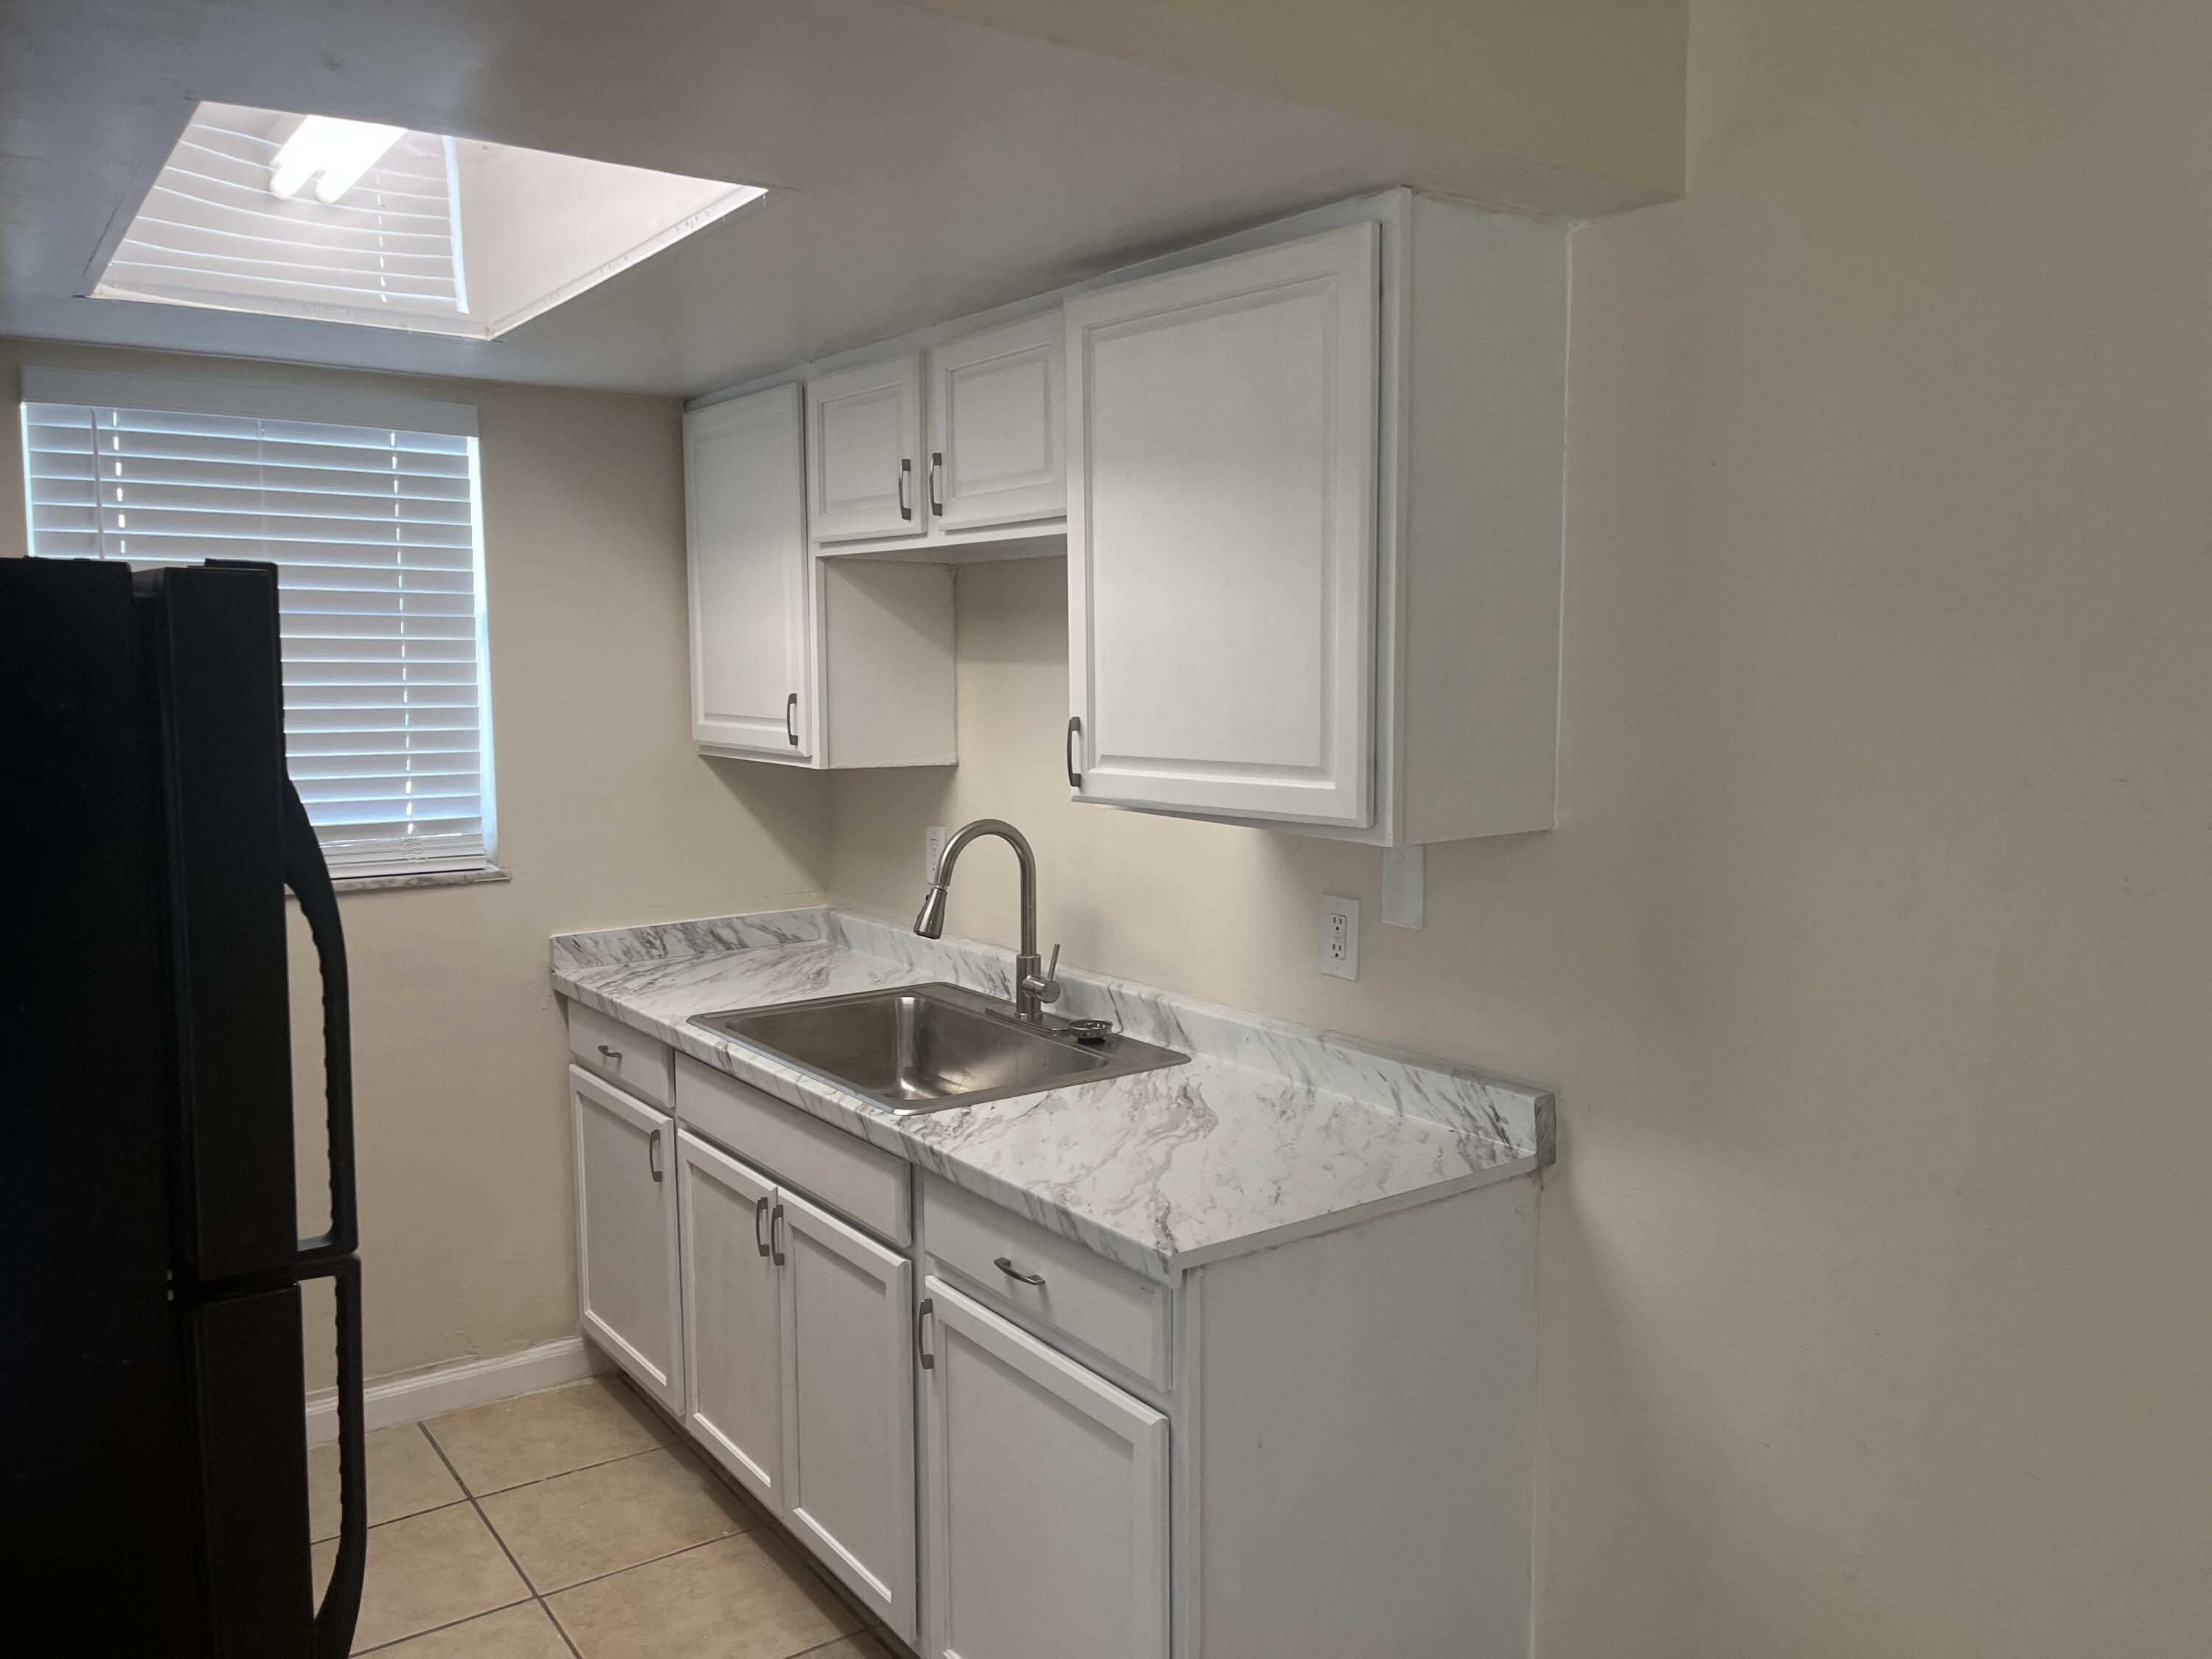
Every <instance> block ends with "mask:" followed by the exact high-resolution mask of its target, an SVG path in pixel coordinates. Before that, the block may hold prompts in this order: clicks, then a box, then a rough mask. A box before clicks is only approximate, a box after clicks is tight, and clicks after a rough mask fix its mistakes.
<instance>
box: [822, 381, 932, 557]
mask: <svg viewBox="0 0 2212 1659" xmlns="http://www.w3.org/2000/svg"><path fill="white" fill-rule="evenodd" d="M806 436H807V449H808V457H807V468H806V477H807V504H806V505H807V513H808V515H809V517H810V519H811V521H812V524H813V531H814V539H815V540H816V541H817V542H834V541H854V540H862V539H878V538H895V537H902V536H920V535H922V534H924V533H926V532H927V530H928V527H929V526H928V524H927V521H926V520H925V517H924V515H923V513H922V511H921V485H922V479H921V469H922V446H921V353H920V352H918V351H907V352H901V353H899V354H898V355H896V356H890V357H884V358H882V359H880V360H879V361H878V362H870V363H862V364H860V365H859V366H858V367H856V368H842V369H837V370H835V371H833V372H832V373H829V374H817V375H815V376H814V377H812V378H811V379H810V380H808V381H807V383H806Z"/></svg>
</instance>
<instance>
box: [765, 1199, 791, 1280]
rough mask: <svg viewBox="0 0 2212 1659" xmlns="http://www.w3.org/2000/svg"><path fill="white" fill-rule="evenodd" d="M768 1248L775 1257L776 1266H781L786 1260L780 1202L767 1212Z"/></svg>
mask: <svg viewBox="0 0 2212 1659" xmlns="http://www.w3.org/2000/svg"><path fill="white" fill-rule="evenodd" d="M768 1248H769V1255H772V1256H774V1257H775V1265H776V1266H777V1267H781V1266H783V1264H784V1262H785V1261H787V1260H788V1258H787V1256H786V1255H784V1253H783V1206H782V1205H781V1203H779V1204H778V1205H777V1206H775V1208H774V1209H773V1210H770V1211H769V1215H768Z"/></svg>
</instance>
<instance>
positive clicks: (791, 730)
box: [783, 691, 799, 749]
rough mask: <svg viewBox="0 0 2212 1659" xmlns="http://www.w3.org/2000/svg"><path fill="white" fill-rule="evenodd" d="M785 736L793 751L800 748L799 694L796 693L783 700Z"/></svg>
mask: <svg viewBox="0 0 2212 1659" xmlns="http://www.w3.org/2000/svg"><path fill="white" fill-rule="evenodd" d="M783 735H784V737H785V738H786V739H787V740H788V742H789V743H790V744H791V746H792V747H793V749H796V748H798V747H799V693H798V692H796V691H793V692H792V693H791V694H790V695H789V696H787V697H785V698H784V700H783Z"/></svg>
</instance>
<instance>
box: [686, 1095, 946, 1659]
mask: <svg viewBox="0 0 2212 1659" xmlns="http://www.w3.org/2000/svg"><path fill="white" fill-rule="evenodd" d="M678 1146H679V1152H678V1163H679V1164H680V1167H681V1169H682V1172H683V1204H684V1225H683V1232H682V1243H683V1249H682V1253H681V1278H682V1281H683V1304H684V1341H685V1347H684V1352H685V1356H686V1359H687V1362H688V1364H689V1367H690V1370H689V1374H688V1379H687V1381H688V1388H687V1389H686V1394H687V1397H688V1398H689V1401H690V1410H689V1411H688V1412H687V1413H686V1414H685V1417H684V1421H685V1424H686V1425H687V1426H688V1427H689V1428H690V1431H691V1433H692V1435H693V1436H694V1437H695V1438H696V1439H697V1440H698V1442H699V1443H700V1444H701V1445H702V1447H704V1448H705V1449H706V1450H707V1452H708V1455H710V1456H712V1457H713V1458H714V1461H715V1462H718V1463H720V1465H721V1466H722V1467H723V1468H725V1469H727V1470H728V1471H729V1472H730V1474H732V1476H734V1477H735V1478H736V1479H737V1480H738V1481H739V1482H740V1483H741V1484H742V1485H743V1486H744V1487H745V1489H746V1490H747V1491H748V1492H751V1493H752V1494H753V1495H754V1496H755V1497H756V1498H759V1499H760V1501H761V1503H762V1504H763V1505H764V1506H765V1507H766V1508H767V1509H768V1510H769V1512H770V1513H771V1514H774V1515H775V1516H780V1517H781V1519H782V1520H783V1522H784V1523H785V1524H786V1525H787V1526H788V1527H789V1528H791V1530H792V1531H793V1533H795V1534H798V1536H799V1538H800V1540H801V1541H804V1542H805V1544H806V1545H807V1546H808V1547H810V1548H811V1549H812V1550H813V1552H814V1553H815V1554H816V1556H817V1557H818V1558H819V1559H820V1560H821V1561H822V1564H823V1565H824V1566H826V1567H828V1568H829V1571H832V1572H834V1573H836V1575H837V1577H839V1578H840V1579H842V1580H843V1582H844V1583H845V1584H846V1586H847V1588H848V1589H850V1590H852V1592H853V1593H854V1595H857V1596H858V1597H859V1598H860V1601H861V1602H862V1603H863V1604H864V1605H866V1607H868V1608H869V1609H870V1610H871V1611H872V1613H875V1615H876V1616H877V1617H878V1618H879V1619H881V1620H883V1621H884V1624H886V1625H888V1626H890V1628H891V1629H892V1630H893V1631H895V1632H897V1633H898V1634H899V1635H900V1636H902V1637H903V1638H905V1639H906V1640H908V1641H909V1642H911V1641H913V1640H915V1636H916V1626H915V1442H914V1360H913V1353H914V1349H913V1337H912V1321H911V1311H910V1310H912V1308H913V1306H914V1267H913V1264H912V1263H910V1262H909V1261H908V1260H907V1259H906V1258H905V1257H904V1256H902V1255H899V1254H898V1253H897V1252H896V1251H894V1250H892V1249H889V1248H887V1247H886V1246H884V1245H883V1244H880V1243H877V1242H876V1241H875V1240H874V1239H872V1238H870V1237H868V1236H867V1235H866V1234H865V1233H863V1232H861V1231H860V1230H859V1229H857V1228H855V1227H853V1226H851V1225H848V1224H847V1223H845V1222H842V1221H840V1220H839V1219H838V1218H836V1217H835V1216H833V1215H831V1214H829V1212H827V1211H825V1210H823V1209H821V1208H819V1207H817V1206H815V1205H813V1204H811V1203H809V1202H808V1201H807V1200H805V1199H803V1198H801V1197H799V1194H796V1193H793V1192H791V1191H789V1190H788V1189H787V1188H781V1187H779V1186H777V1185H776V1183H775V1182H774V1181H772V1180H770V1179H769V1176H766V1175H765V1174H763V1173H762V1172H761V1171H759V1170H755V1169H753V1168H751V1167H750V1165H748V1164H744V1163H743V1162H741V1161H739V1160H738V1159H737V1158H732V1157H731V1156H729V1155H728V1154H727V1153H726V1152H722V1151H721V1150H720V1148H718V1147H715V1146H709V1145H708V1143H707V1142H705V1141H703V1140H702V1139H699V1138H698V1137H696V1135H693V1134H691V1133H690V1132H689V1131H684V1132H682V1133H680V1134H679V1136H678Z"/></svg>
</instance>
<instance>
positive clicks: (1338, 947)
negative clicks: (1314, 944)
mask: <svg viewBox="0 0 2212 1659" xmlns="http://www.w3.org/2000/svg"><path fill="white" fill-rule="evenodd" d="M1321 970H1322V972H1323V973H1324V974H1334V975H1336V976H1337V978H1339V979H1358V977H1359V901H1358V899H1349V898H1339V897H1338V896H1336V895H1335V894H1334V893H1324V894H1322V901H1321Z"/></svg>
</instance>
